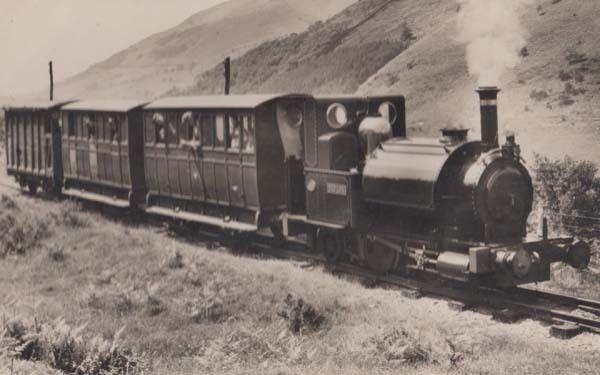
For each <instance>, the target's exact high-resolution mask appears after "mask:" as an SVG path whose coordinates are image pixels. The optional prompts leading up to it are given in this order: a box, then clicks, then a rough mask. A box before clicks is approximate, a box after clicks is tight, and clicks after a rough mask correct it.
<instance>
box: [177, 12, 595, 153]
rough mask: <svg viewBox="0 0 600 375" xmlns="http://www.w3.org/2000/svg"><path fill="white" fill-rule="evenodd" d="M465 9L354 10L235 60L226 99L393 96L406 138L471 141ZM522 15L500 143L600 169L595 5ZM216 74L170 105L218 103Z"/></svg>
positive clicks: (473, 119)
mask: <svg viewBox="0 0 600 375" xmlns="http://www.w3.org/2000/svg"><path fill="white" fill-rule="evenodd" d="M465 2H466V0H465V1H461V2H460V3H459V2H453V1H444V0H418V1H417V0H402V1H391V2H390V1H389V0H362V1H360V2H358V3H356V4H354V5H352V6H350V7H348V8H347V9H345V10H344V11H343V12H341V13H340V14H338V15H337V16H335V17H333V18H332V19H330V20H328V21H327V22H325V23H323V24H318V25H314V26H313V27H312V28H311V29H309V30H308V31H306V32H304V33H302V34H299V35H290V36H288V37H286V38H283V39H279V40H276V41H270V42H266V43H264V44H262V45H261V46H259V47H257V48H255V49H253V50H250V51H249V52H247V53H246V54H245V55H243V56H241V57H240V58H239V59H237V60H234V61H233V68H232V69H233V75H234V77H233V83H232V84H233V86H232V91H233V92H238V93H244V92H278V91H308V92H317V93H318V92H326V93H331V92H340V93H353V92H355V91H358V92H360V93H364V94H373V93H376V94H383V93H400V94H404V95H405V96H406V97H407V116H408V121H409V126H410V128H411V131H412V132H413V134H415V133H416V134H420V133H423V134H428V135H436V134H438V129H440V128H442V127H445V126H463V127H468V128H472V129H473V132H472V133H473V136H474V137H477V131H478V121H479V120H478V119H479V117H478V113H477V111H478V107H477V105H478V103H477V97H476V95H475V93H474V92H473V90H474V88H475V87H476V86H477V79H476V78H474V77H472V76H470V74H469V69H468V66H467V56H466V46H465V44H464V43H463V42H461V40H460V33H461V25H460V23H459V17H460V16H461V15H462V14H463V13H462V12H464V7H462V6H463V5H464V4H465ZM524 3H525V4H526V5H525V6H524V7H523V9H521V10H520V11H519V13H518V18H519V21H520V23H521V24H522V28H523V35H522V37H523V38H524V41H525V48H523V49H522V50H521V51H520V53H519V55H518V56H516V58H517V59H518V61H517V65H516V67H515V68H514V69H511V70H509V71H507V72H505V74H503V75H501V77H500V79H499V81H498V85H499V86H500V87H501V88H502V89H503V91H502V93H501V95H500V101H499V105H500V123H501V131H502V132H504V131H506V130H511V131H516V133H517V139H518V140H519V141H520V142H521V143H522V144H523V146H524V147H523V148H524V150H525V151H526V156H527V157H530V156H531V153H532V152H541V153H545V154H549V155H550V156H555V157H559V156H562V155H563V154H564V153H565V152H567V153H569V154H570V155H572V156H574V157H576V158H580V159H591V160H595V161H600V148H599V147H597V144H598V143H600V106H598V102H599V101H598V98H599V96H600V40H598V39H597V38H595V37H594V35H598V33H600V21H598V20H599V19H600V2H580V1H577V0H559V1H556V0H531V1H524ZM459 4H460V5H459ZM476 21H477V20H474V22H476ZM513 21H514V20H513ZM500 26H501V25H500ZM499 32H500V31H499ZM221 71H222V70H221V68H220V67H216V68H215V69H213V70H211V71H208V72H206V73H203V74H201V75H199V76H198V77H197V78H196V83H195V84H194V85H193V86H192V87H190V88H188V89H186V90H178V91H175V92H170V94H173V93H183V94H195V93H201V92H203V93H207V92H221V90H222V88H221V86H222V77H221ZM554 145H560V146H559V147H554Z"/></svg>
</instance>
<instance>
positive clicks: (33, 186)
mask: <svg viewBox="0 0 600 375" xmlns="http://www.w3.org/2000/svg"><path fill="white" fill-rule="evenodd" d="M39 186H40V184H39V182H37V181H34V180H29V181H28V182H27V189H29V193H30V194H32V195H35V194H36V193H37V190H38V187H39Z"/></svg>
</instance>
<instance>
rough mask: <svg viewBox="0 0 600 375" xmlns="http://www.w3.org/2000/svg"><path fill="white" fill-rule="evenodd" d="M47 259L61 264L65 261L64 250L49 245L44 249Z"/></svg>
mask: <svg viewBox="0 0 600 375" xmlns="http://www.w3.org/2000/svg"><path fill="white" fill-rule="evenodd" d="M46 252H47V254H48V258H50V260H51V261H53V262H57V263H59V262H63V261H64V260H65V250H64V249H63V247H62V246H60V245H57V244H50V245H48V246H47V247H46Z"/></svg>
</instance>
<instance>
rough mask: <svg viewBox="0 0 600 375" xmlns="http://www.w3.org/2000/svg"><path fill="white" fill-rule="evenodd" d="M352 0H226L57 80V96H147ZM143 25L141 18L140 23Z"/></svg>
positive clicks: (180, 83) (186, 80) (187, 80)
mask: <svg viewBox="0 0 600 375" xmlns="http://www.w3.org/2000/svg"><path fill="white" fill-rule="evenodd" d="M354 1H355V0H334V1H327V2H325V3H323V2H321V1H318V0H307V1H302V2H294V1H288V0H229V1H227V2H225V3H223V4H221V5H219V6H216V7H213V8H211V9H208V10H206V11H202V12H199V13H197V14H194V15H192V16H191V17H189V18H188V19H187V20H186V21H184V22H183V23H181V24H180V25H177V26H175V27H173V28H171V29H169V30H166V31H164V32H161V33H158V34H155V35H152V36H150V37H148V38H146V39H144V40H142V41H140V42H139V43H137V44H135V45H133V46H131V47H129V48H127V49H125V50H123V51H121V52H119V53H117V54H115V55H113V56H111V57H109V58H108V59H107V60H105V61H102V62H99V63H97V64H95V65H93V66H91V67H90V68H89V69H88V70H86V71H84V72H83V73H81V74H78V75H76V76H74V77H71V78H69V79H67V80H66V81H64V82H60V83H59V84H58V85H57V87H56V94H57V95H58V96H59V97H62V98H66V97H69V98H70V97H88V98H89V97H98V98H103V97H123V98H152V97H154V96H156V94H157V93H161V92H164V91H166V90H168V89H170V88H172V87H178V86H185V85H189V84H190V83H191V82H193V77H194V75H196V74H198V73H200V72H202V71H204V70H206V69H207V68H210V67H212V66H214V65H215V64H216V63H217V62H219V61H221V60H222V59H223V58H224V57H225V56H227V55H232V56H239V55H241V54H243V53H244V52H245V51H247V50H248V49H250V48H252V47H254V46H256V45H257V44H259V43H260V42H263V41H265V40H268V39H271V38H274V37H278V36H281V35H285V34H289V33H292V32H297V31H302V30H304V29H305V28H306V27H308V26H309V25H310V24H313V23H315V22H317V21H319V20H324V19H326V18H328V17H330V16H332V15H333V14H335V13H337V12H339V11H340V10H341V9H343V8H344V7H346V6H348V5H349V4H351V3H352V2H354ZM140 22H143V20H140Z"/></svg>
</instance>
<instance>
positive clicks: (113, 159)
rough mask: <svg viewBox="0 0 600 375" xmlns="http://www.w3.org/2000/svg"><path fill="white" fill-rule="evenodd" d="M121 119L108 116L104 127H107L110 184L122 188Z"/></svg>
mask: <svg viewBox="0 0 600 375" xmlns="http://www.w3.org/2000/svg"><path fill="white" fill-rule="evenodd" d="M120 123H121V118H120V117H119V115H117V114H110V115H109V116H108V118H107V119H106V125H107V126H108V137H109V140H110V141H109V149H110V159H109V161H108V164H110V166H109V168H110V171H111V176H110V177H111V181H110V183H111V184H113V185H115V186H122V185H123V180H122V178H121V175H122V174H121V150H120V147H119V143H120V137H121V134H120V127H121V126H120V125H121V124H120Z"/></svg>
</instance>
